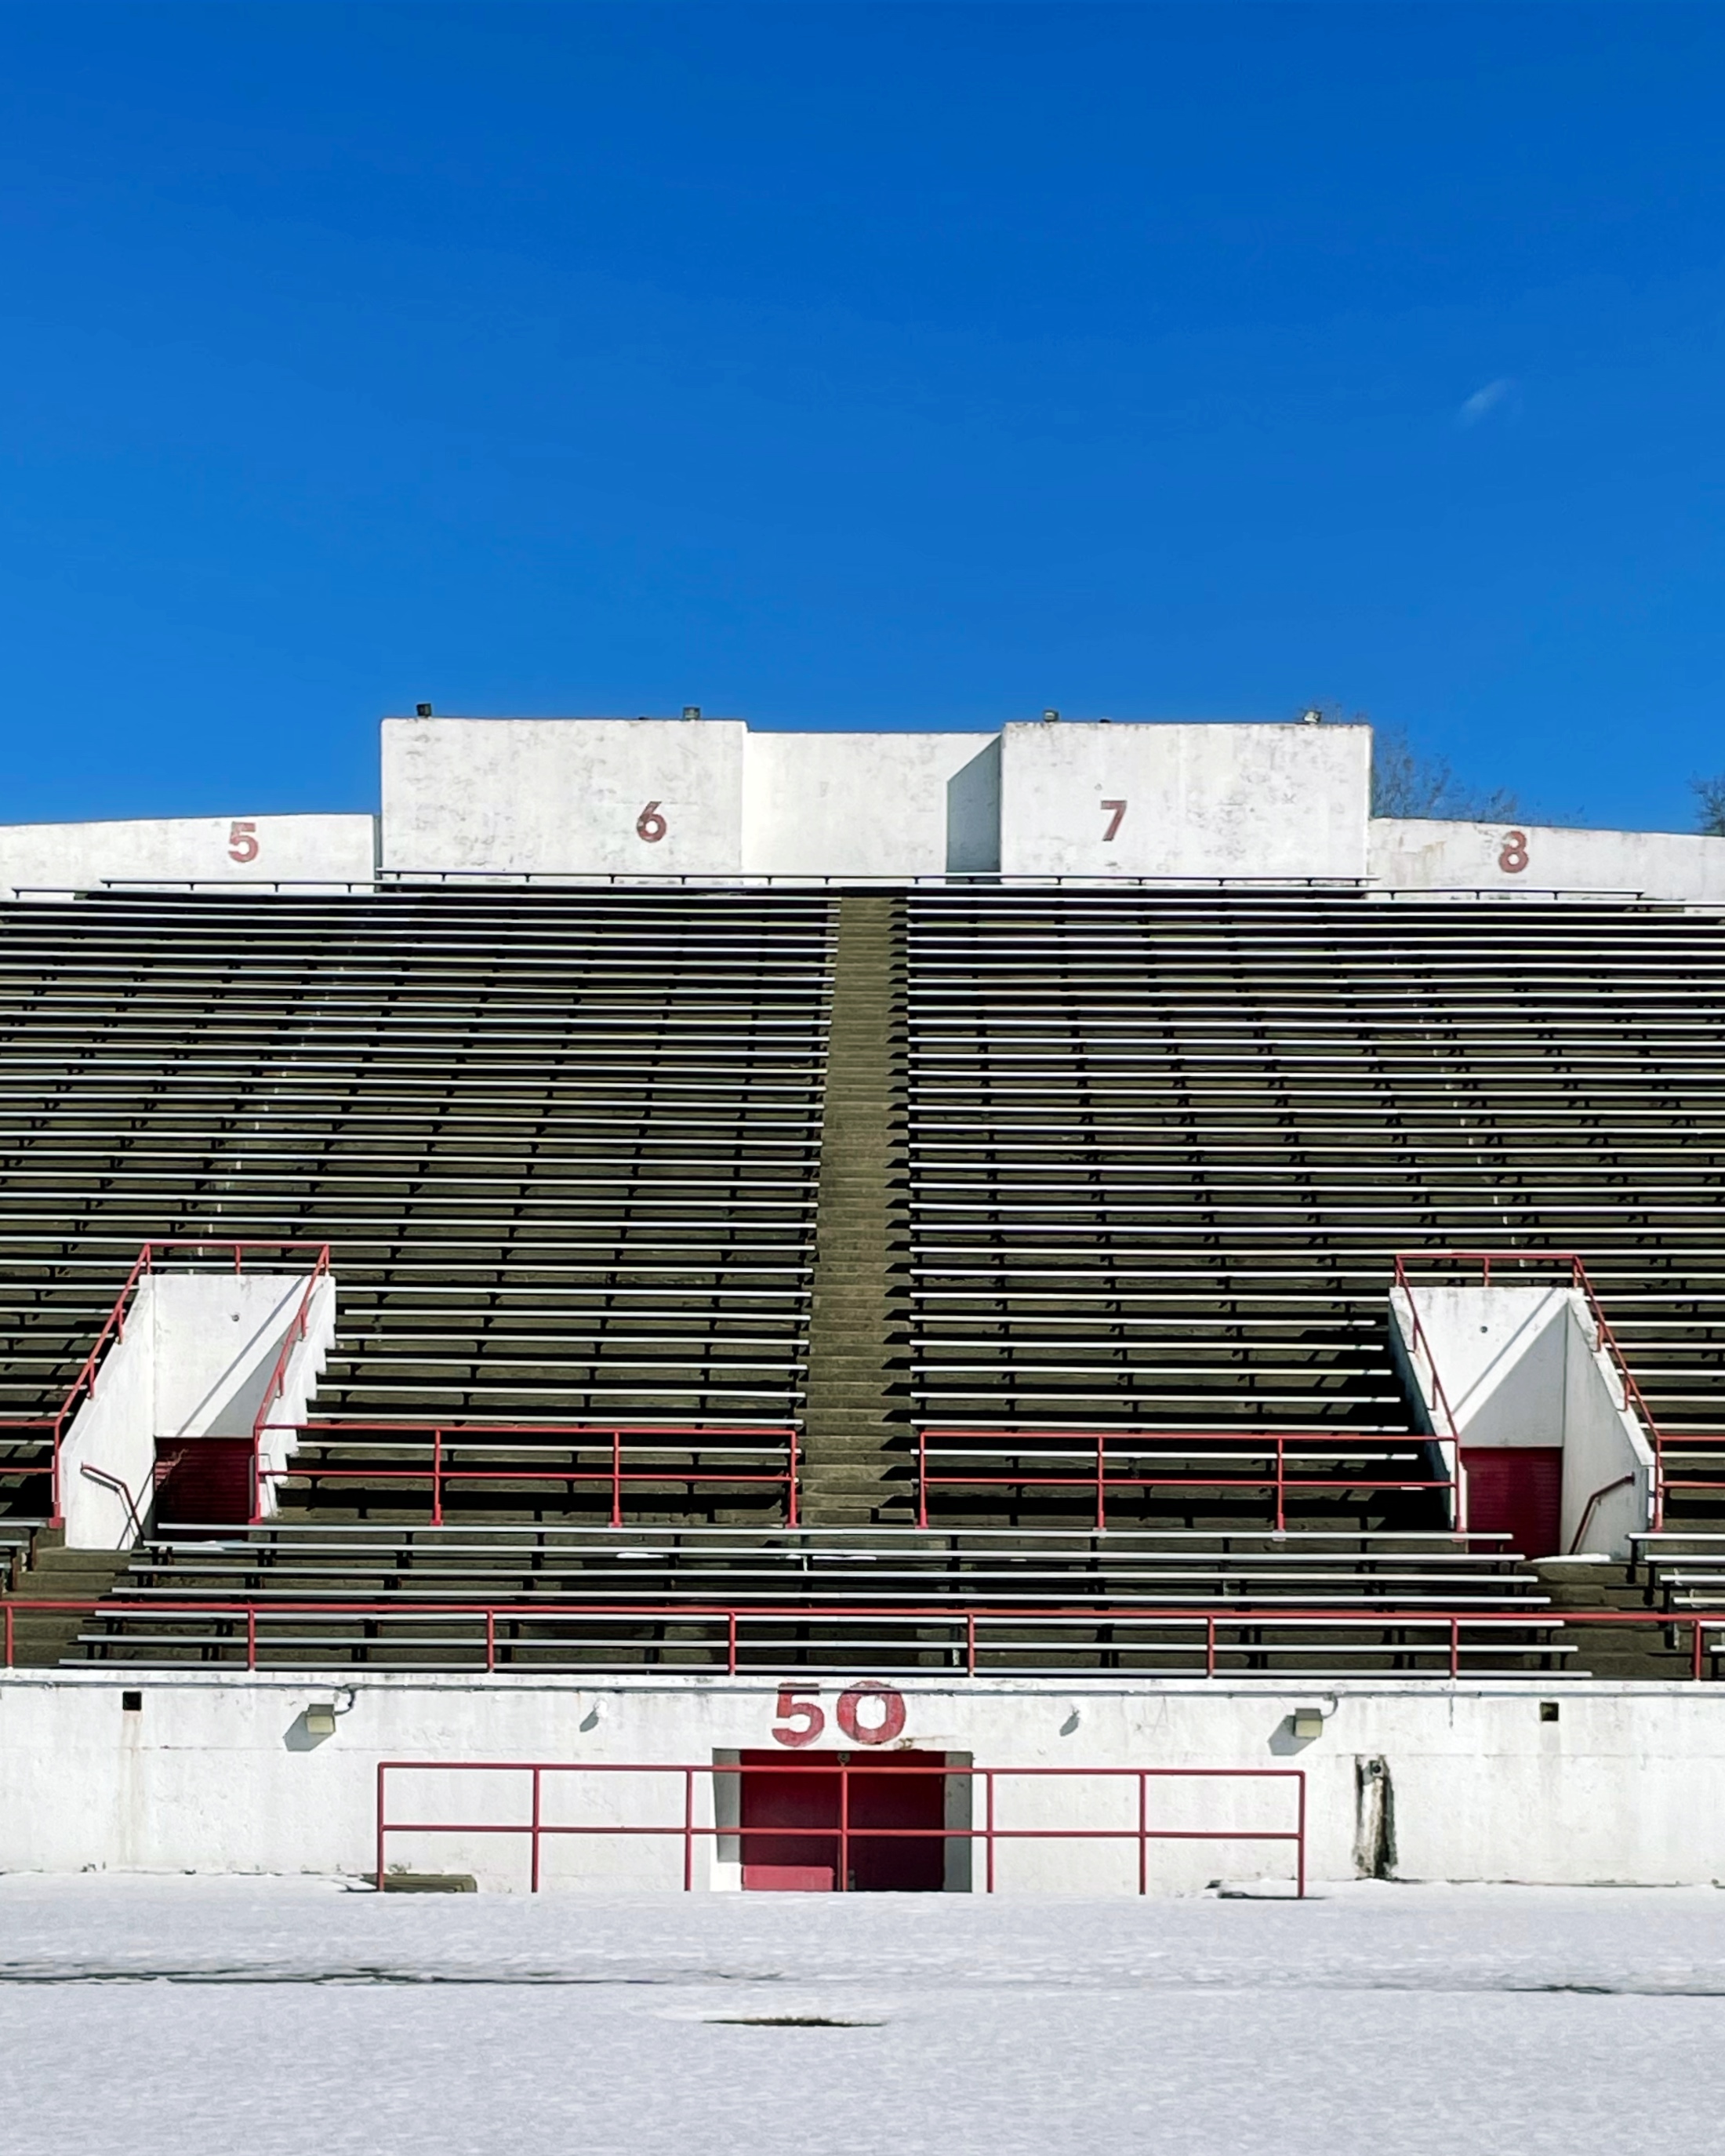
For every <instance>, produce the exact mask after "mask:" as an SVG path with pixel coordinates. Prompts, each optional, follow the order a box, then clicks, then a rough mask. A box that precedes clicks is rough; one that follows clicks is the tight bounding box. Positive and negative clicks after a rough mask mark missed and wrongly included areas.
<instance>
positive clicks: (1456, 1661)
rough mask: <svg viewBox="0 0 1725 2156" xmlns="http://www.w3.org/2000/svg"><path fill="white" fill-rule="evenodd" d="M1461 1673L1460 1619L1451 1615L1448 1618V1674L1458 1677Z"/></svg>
mask: <svg viewBox="0 0 1725 2156" xmlns="http://www.w3.org/2000/svg"><path fill="white" fill-rule="evenodd" d="M1450 1675H1451V1676H1452V1677H1458V1676H1461V1619H1460V1618H1459V1617H1451V1620H1450Z"/></svg>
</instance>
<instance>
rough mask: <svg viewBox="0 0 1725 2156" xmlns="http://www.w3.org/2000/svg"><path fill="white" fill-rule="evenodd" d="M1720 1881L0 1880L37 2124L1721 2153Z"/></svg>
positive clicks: (476, 2148) (555, 2149) (549, 2145)
mask: <svg viewBox="0 0 1725 2156" xmlns="http://www.w3.org/2000/svg"><path fill="white" fill-rule="evenodd" d="M1722 2120H1725V1894H1721V1893H1717V1892H1713V1891H1712V1890H1707V1889H1700V1890H1693V1889H1667V1890H1634V1889H1618V1888H1599V1889H1593V1890H1575V1889H1560V1888H1538V1887H1491V1888H1479V1887H1476V1888H1467V1887H1439V1886H1384V1885H1364V1886H1357V1887H1348V1888H1343V1889H1330V1890H1326V1891H1324V1892H1323V1893H1322V1894H1320V1895H1319V1896H1318V1897H1315V1898H1313V1900H1311V1901H1309V1902H1306V1903H1304V1904H1299V1903H1295V1902H1288V1901H1285V1900H1252V1899H1245V1900H1234V1899H1219V1900H1211V1899H1204V1900H1192V1901H1149V1902H1136V1901H1130V1900H1124V1899H1121V1900H1109V1901H1074V1900H1054V1899H1050V1900H1005V1899H1003V1900H1001V1901H996V1902H990V1901H988V1900H986V1899H984V1898H982V1897H962V1898H961V1897H943V1896H928V1897H919V1896H885V1895H883V1896H859V1897H835V1896H827V1895H819V1896H815V1895H811V1896H806V1897H804V1896H795V1895H774V1896H760V1895H754V1896H746V1897H744V1896H734V1895H700V1896H694V1897H689V1898H688V1899H687V1900H683V1899H679V1898H673V1897H666V1898H663V1899H652V1900H648V1899H642V1898H635V1899H631V1900H627V1901H625V1900H608V1899H607V1900H600V1899H594V1898H588V1897H573V1896H571V1897H555V1898H552V1897H546V1898H545V1899H542V1900H540V1901H537V1902H535V1901H532V1900H529V1899H526V1898H517V1897H503V1896H498V1897H468V1896H461V1897H443V1896H439V1897H408V1896H395V1895H390V1896H381V1897H380V1896H376V1895H372V1894H370V1893H366V1892H352V1891H349V1890H347V1889H346V1887H344V1886H342V1885H340V1883H339V1882H334V1881H259V1880H250V1881H212V1880H202V1879H172V1880H159V1879H158V1880H143V1879H127V1878H117V1877H115V1876H87V1877H82V1878H77V1879H55V1880H46V1879H42V1878H33V1877H30V1876H13V1877H10V1878H6V1879H3V1880H0V2150H4V2151H5V2152H7V2156H11V2152H13V2151H17V2152H18V2153H19V2156H23V2152H24V2151H26V2150H28V2151H29V2152H30V2156H36V2152H37V2151H38V2150H39V2149H40V2148H42V2147H43V2146H44V2143H48V2142H50V2141H51V2142H52V2143H54V2145H55V2146H57V2147H59V2148H64V2149H65V2150H67V2151H69V2152H70V2156H110V2152H113V2156H120V2152H125V2156H170V2152H172V2156H287V2152H292V2156H346V2152H349V2151H352V2152H356V2156H357V2152H365V2156H398V2153H399V2156H406V2152H419V2151H422V2150H423V2151H427V2152H437V2156H493V2152H498V2156H503V2153H504V2152H508V2156H662V2153H663V2156H670V2153H671V2152H673V2151H675V2152H677V2156H709V2153H710V2156H717V2152H721V2151H724V2152H730V2151H741V2152H745V2153H746V2156H781V2152H783V2156H791V2152H793V2151H795V2152H797V2156H825V2152H828V2151H831V2152H834V2156H838V2152H843V2156H867V2152H869V2151H873V2150H875V2149H879V2150H882V2151H883V2152H891V2153H892V2156H900V2152H903V2156H920V2152H923V2151H928V2152H930V2156H934V2152H937V2151H938V2152H939V2156H973V2152H974V2156H982V2152H988V2156H1019V2152H1031V2151H1037V2152H1041V2151H1044V2150H1061V2151H1068V2150H1072V2151H1085V2152H1088V2151H1092V2150H1094V2151H1098V2152H1113V2151H1116V2150H1118V2151H1134V2152H1135V2151H1139V2150H1144V2151H1150V2150H1154V2151H1155V2152H1157V2156H1260V2152H1264V2156H1268V2152H1272V2151H1273V2152H1275V2156H1366V2152H1368V2151H1369V2152H1371V2156H1398V2153H1399V2152H1405V2156H1440V2152H1441V2156H1547V2152H1549V2153H1550V2156H1592V2152H1594V2151H1598V2152H1600V2156H1605V2152H1608V2151H1609V2152H1610V2156H1637V2152H1640V2151H1643V2150H1649V2151H1651V2150H1655V2149H1658V2150H1662V2151H1666V2152H1669V2156H1701V2152H1705V2151H1709V2150H1712V2149H1715V2148H1720V2147H1721V2146H1722V2144H1725V2124H1722Z"/></svg>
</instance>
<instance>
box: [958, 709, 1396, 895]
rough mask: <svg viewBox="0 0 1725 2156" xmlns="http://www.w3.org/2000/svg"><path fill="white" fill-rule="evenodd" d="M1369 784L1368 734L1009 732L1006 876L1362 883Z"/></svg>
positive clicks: (1337, 730)
mask: <svg viewBox="0 0 1725 2156" xmlns="http://www.w3.org/2000/svg"><path fill="white" fill-rule="evenodd" d="M1370 783H1371V730H1370V728H1369V727H1368V726H1091V725H1080V726H1074V725H1068V724H1066V723H1064V722H1062V723H1059V724H1056V725H1047V726H1045V725H1031V726H1008V727H1007V728H1006V732H1005V734H1004V736H1003V737H1002V742H1001V870H1002V872H1003V873H1004V874H1006V875H1149V876H1186V875H1190V876H1280V875H1288V876H1362V875H1364V873H1365V866H1366V848H1365V829H1366V818H1367V809H1368V803H1369V795H1370ZM1105 801H1124V803H1125V804H1126V807H1125V810H1124V814H1121V815H1120V816H1119V818H1118V827H1117V829H1115V833H1114V836H1113V839H1112V840H1110V839H1108V837H1107V835H1106V834H1107V833H1108V829H1109V826H1110V824H1111V822H1113V818H1114V812H1113V810H1111V809H1106V808H1103V803H1104V802H1105Z"/></svg>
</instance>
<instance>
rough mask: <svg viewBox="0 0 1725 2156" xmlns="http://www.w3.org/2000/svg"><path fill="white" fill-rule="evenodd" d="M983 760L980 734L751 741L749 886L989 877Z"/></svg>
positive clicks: (992, 858)
mask: <svg viewBox="0 0 1725 2156" xmlns="http://www.w3.org/2000/svg"><path fill="white" fill-rule="evenodd" d="M991 752H992V755H993V756H997V755H998V750H997V748H996V743H995V740H994V737H992V736H990V735H986V734H974V733H973V734H921V733H902V734H901V733H878V734H814V733H809V734H802V733H751V734H750V736H749V737H748V749H747V754H746V757H745V766H744V770H745V790H744V809H743V866H744V868H745V869H746V870H748V871H749V873H750V875H841V876H843V875H858V876H877V875H879V876H893V875H944V874H945V873H946V871H947V870H948V868H949V867H950V866H963V867H965V868H970V867H972V866H975V868H978V869H984V870H986V869H991V868H994V867H996V865H998V855H999V850H1000V838H999V828H998V822H999V809H998V805H997V804H998V786H997V782H996V784H995V785H993V786H990V783H989V776H988V774H989V773H990V767H991ZM971 767H975V769H974V770H973V771H972V775H971V777H970V779H969V780H968V781H966V780H965V779H963V778H960V774H961V773H965V772H966V771H967V770H970V769H971Z"/></svg>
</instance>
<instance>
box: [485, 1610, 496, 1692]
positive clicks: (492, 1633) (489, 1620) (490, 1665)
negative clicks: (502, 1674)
mask: <svg viewBox="0 0 1725 2156" xmlns="http://www.w3.org/2000/svg"><path fill="white" fill-rule="evenodd" d="M496 1668H497V1612H496V1610H495V1609H493V1608H491V1607H490V1605H489V1604H487V1606H486V1610H485V1671H486V1674H487V1675H488V1676H489V1675H491V1674H492V1673H493V1672H494V1671H495V1670H496Z"/></svg>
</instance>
